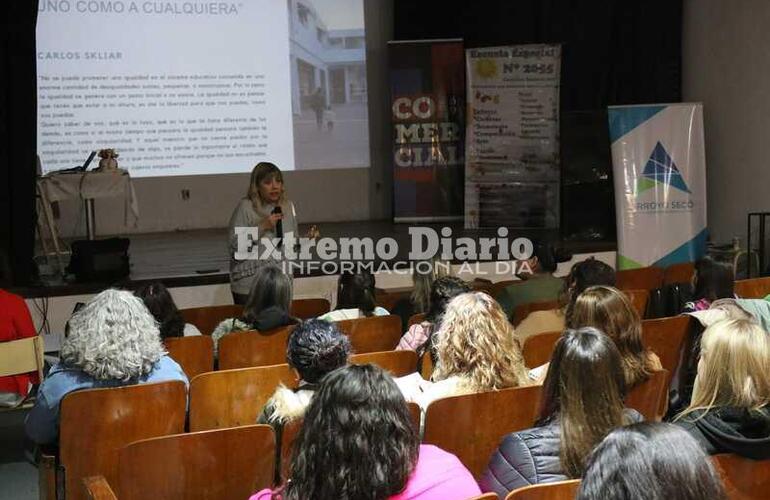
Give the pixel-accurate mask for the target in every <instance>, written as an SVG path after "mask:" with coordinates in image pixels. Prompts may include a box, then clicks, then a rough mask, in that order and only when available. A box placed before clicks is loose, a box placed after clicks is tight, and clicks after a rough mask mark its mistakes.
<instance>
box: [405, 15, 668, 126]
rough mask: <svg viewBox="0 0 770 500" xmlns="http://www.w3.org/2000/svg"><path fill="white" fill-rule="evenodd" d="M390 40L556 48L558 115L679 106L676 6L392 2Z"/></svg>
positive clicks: (480, 45)
mask: <svg viewBox="0 0 770 500" xmlns="http://www.w3.org/2000/svg"><path fill="white" fill-rule="evenodd" d="M394 34H395V39H396V40H418V39H430V38H463V39H464V40H465V46H466V47H467V48H472V47H485V46H495V45H512V44H527V43H560V44H562V86H561V109H562V111H567V112H569V111H577V110H591V109H601V108H604V107H606V106H607V105H612V104H643V103H654V102H677V101H679V100H681V77H680V74H681V66H682V63H681V59H682V57H681V45H682V42H681V37H682V0H645V1H640V0H591V1H585V0H582V1H578V0H476V1H472V2H471V1H456V0H420V1H414V0H396V3H395V12H394Z"/></svg>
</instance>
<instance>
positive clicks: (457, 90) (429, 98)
mask: <svg viewBox="0 0 770 500" xmlns="http://www.w3.org/2000/svg"><path fill="white" fill-rule="evenodd" d="M463 49H464V47H463V42H462V40H417V41H407V42H389V43H388V56H389V66H390V94H391V101H390V102H391V123H392V130H393V151H392V153H393V154H392V158H393V219H394V222H439V221H452V220H461V219H462V216H463V176H464V153H463V149H464V145H465V63H464V58H465V52H464V50H463Z"/></svg>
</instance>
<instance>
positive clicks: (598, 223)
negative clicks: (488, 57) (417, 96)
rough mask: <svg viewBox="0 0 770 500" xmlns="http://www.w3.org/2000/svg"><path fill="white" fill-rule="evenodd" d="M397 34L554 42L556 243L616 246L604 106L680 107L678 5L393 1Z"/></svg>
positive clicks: (471, 41) (604, 0)
mask: <svg viewBox="0 0 770 500" xmlns="http://www.w3.org/2000/svg"><path fill="white" fill-rule="evenodd" d="M394 35H395V38H396V39H397V40H415V39H431V38H463V39H464V40H465V46H466V48H473V47H490V46H497V45H519V44H530V43H552V44H555V43H559V44H561V45H562V65H561V68H562V71H561V89H560V96H561V102H560V112H561V113H560V114H561V117H560V128H561V136H560V149H561V172H562V175H561V221H560V231H561V236H562V238H563V239H564V240H574V241H582V242H585V241H606V242H612V241H614V240H615V237H616V232H615V214H614V206H615V200H614V189H613V181H612V160H611V158H610V144H609V132H608V130H607V128H608V127H607V106H608V105H613V104H647V103H660V102H678V101H680V100H681V66H682V55H681V45H682V42H681V38H682V0H645V1H640V0H590V1H586V0H582V1H578V0H476V1H457V0H420V1H415V0H396V3H395V11H394Z"/></svg>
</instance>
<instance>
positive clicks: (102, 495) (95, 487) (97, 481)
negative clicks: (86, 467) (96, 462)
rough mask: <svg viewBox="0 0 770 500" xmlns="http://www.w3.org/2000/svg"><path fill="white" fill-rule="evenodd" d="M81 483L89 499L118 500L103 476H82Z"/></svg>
mask: <svg viewBox="0 0 770 500" xmlns="http://www.w3.org/2000/svg"><path fill="white" fill-rule="evenodd" d="M83 485H84V486H85V488H86V492H87V493H88V497H89V498H90V499H91V500H118V497H116V496H115V492H113V491H112V488H110V485H109V483H108V482H107V480H106V479H105V478H104V476H90V477H86V478H83Z"/></svg>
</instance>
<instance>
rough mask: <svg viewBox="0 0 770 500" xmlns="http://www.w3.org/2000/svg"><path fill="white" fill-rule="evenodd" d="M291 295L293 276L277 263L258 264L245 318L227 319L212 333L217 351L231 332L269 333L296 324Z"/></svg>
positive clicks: (245, 309) (243, 315)
mask: <svg viewBox="0 0 770 500" xmlns="http://www.w3.org/2000/svg"><path fill="white" fill-rule="evenodd" d="M291 296H292V285H291V278H290V277H289V276H287V275H286V274H285V273H284V272H283V270H282V269H281V268H280V267H278V266H277V265H275V264H264V265H262V266H260V267H258V268H257V270H256V272H255V274H254V281H253V285H252V288H251V293H250V294H249V298H248V300H247V301H246V305H245V306H244V308H243V314H242V315H241V317H240V318H228V319H225V320H223V321H222V322H220V323H219V325H217V327H216V328H215V329H214V332H213V333H212V334H211V338H212V339H213V340H214V352H215V353H218V352H219V341H220V339H221V338H222V337H224V336H225V335H227V334H228V333H232V332H237V331H244V330H257V331H258V332H267V331H270V330H273V329H275V328H278V327H281V326H287V325H292V324H294V323H296V322H297V320H296V319H295V318H293V317H291V316H290V314H289V311H290V310H291Z"/></svg>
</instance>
